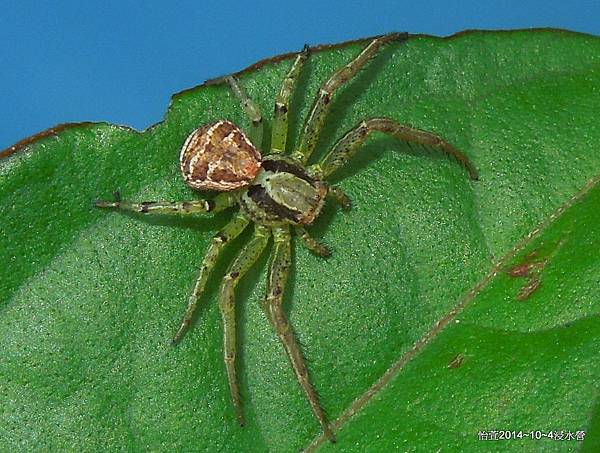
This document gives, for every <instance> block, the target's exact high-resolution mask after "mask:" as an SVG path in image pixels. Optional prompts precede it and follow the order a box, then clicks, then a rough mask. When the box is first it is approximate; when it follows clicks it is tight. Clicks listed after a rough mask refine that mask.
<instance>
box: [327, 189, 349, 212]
mask: <svg viewBox="0 0 600 453" xmlns="http://www.w3.org/2000/svg"><path fill="white" fill-rule="evenodd" d="M327 195H329V196H330V197H331V198H333V199H334V201H335V202H336V203H337V204H339V205H340V206H341V207H342V209H343V210H344V211H349V210H350V208H351V207H352V200H350V197H349V196H348V195H346V192H344V191H343V190H342V189H341V188H339V187H335V186H330V187H329V190H328V191H327Z"/></svg>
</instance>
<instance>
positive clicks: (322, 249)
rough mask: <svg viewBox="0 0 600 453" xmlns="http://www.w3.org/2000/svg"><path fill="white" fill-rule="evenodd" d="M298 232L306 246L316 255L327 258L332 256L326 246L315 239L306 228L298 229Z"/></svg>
mask: <svg viewBox="0 0 600 453" xmlns="http://www.w3.org/2000/svg"><path fill="white" fill-rule="evenodd" d="M296 231H297V232H298V234H299V235H300V237H301V238H302V243H303V244H304V246H305V247H306V248H307V249H308V250H310V251H311V252H313V253H314V254H315V255H318V256H321V257H323V258H327V257H328V256H330V255H331V250H329V248H328V247H327V246H326V245H323V244H321V243H320V242H319V241H317V240H316V239H315V238H313V237H312V236H311V235H310V234H309V233H308V231H306V229H305V228H304V227H300V226H299V227H296Z"/></svg>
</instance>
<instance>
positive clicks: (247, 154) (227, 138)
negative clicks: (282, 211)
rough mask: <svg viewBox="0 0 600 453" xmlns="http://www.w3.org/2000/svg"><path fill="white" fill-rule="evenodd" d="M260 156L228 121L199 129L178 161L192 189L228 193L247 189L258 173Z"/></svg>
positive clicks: (185, 144)
mask: <svg viewBox="0 0 600 453" xmlns="http://www.w3.org/2000/svg"><path fill="white" fill-rule="evenodd" d="M260 159H261V157H260V153H259V152H258V150H257V149H256V147H255V146H254V145H253V144H252V142H251V141H250V140H248V137H246V135H245V134H244V133H243V132H242V131H241V129H240V128H238V127H237V126H236V125H235V124H233V123H232V122H230V121H226V120H221V121H216V122H214V123H211V124H207V125H205V126H202V127H199V128H198V129H196V130H195V131H193V132H192V133H191V134H190V135H189V136H188V138H187V139H186V141H185V143H184V144H183V147H182V148H181V154H180V156H179V161H180V164H181V172H182V173H183V178H184V179H185V181H186V182H187V183H188V184H189V185H190V186H192V187H193V188H194V189H201V190H219V191H229V190H235V189H240V188H242V187H246V186H248V185H250V183H251V182H252V180H253V179H254V178H255V177H256V175H257V173H258V170H259V169H260Z"/></svg>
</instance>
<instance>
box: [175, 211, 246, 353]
mask: <svg viewBox="0 0 600 453" xmlns="http://www.w3.org/2000/svg"><path fill="white" fill-rule="evenodd" d="M248 223H250V221H249V220H248V219H246V217H244V216H242V215H238V216H237V217H235V218H234V219H233V220H232V221H231V222H229V223H228V224H227V225H225V227H224V228H223V229H222V230H221V231H219V232H218V233H217V234H216V235H215V236H214V237H213V239H212V241H211V243H210V245H209V246H208V250H207V252H206V255H204V259H203V260H202V265H201V266H200V272H199V273H198V277H197V278H196V283H195V284H194V289H193V290H192V293H191V294H190V298H189V301H188V306H187V308H186V310H185V313H184V315H183V319H182V321H181V324H180V326H179V329H178V330H177V333H176V334H175V336H174V337H173V344H176V343H178V342H179V341H180V340H181V338H182V337H183V335H184V334H185V332H186V331H187V329H188V328H189V326H190V324H191V322H192V319H193V317H194V312H195V311H196V307H197V306H198V301H199V300H200V296H201V295H202V293H203V292H204V288H205V287H206V281H207V280H208V275H209V274H210V272H211V271H212V269H213V268H214V267H215V263H216V262H217V258H218V256H219V254H220V253H221V250H222V249H223V246H224V245H225V244H226V243H227V242H229V241H230V240H232V239H234V238H236V237H237V236H239V234H240V233H241V232H242V231H244V229H245V228H246V226H247V225H248Z"/></svg>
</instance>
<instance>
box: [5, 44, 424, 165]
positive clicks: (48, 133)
mask: <svg viewBox="0 0 600 453" xmlns="http://www.w3.org/2000/svg"><path fill="white" fill-rule="evenodd" d="M379 36H385V35H377V36H371V37H367V38H359V39H352V40H350V41H344V42H341V43H337V44H319V45H316V46H312V47H310V51H311V52H321V51H323V50H330V49H339V48H340V47H344V46H347V45H349V44H356V43H361V42H365V41H369V40H373V39H374V38H377V37H379ZM414 36H417V35H414ZM395 39H396V40H397V41H406V40H408V39H409V34H408V33H400V38H398V36H397V35H396V37H395ZM296 55H298V52H288V53H284V54H281V55H276V56H274V57H269V58H265V59H263V60H260V61H258V62H256V63H254V64H252V65H250V66H248V67H247V68H245V69H242V70H241V71H238V72H235V73H233V74H231V75H234V76H239V75H241V74H245V73H248V72H252V71H255V70H257V69H260V68H262V67H263V66H266V65H269V64H273V63H279V62H281V61H284V60H289V59H291V58H293V57H295V56H296ZM222 80H223V77H217V78H213V79H209V80H207V81H205V82H204V83H202V84H201V85H197V86H195V87H192V88H186V89H185V90H183V91H179V92H178V93H175V94H174V95H173V96H171V102H170V103H169V106H168V107H167V111H168V110H169V109H170V105H171V104H172V103H173V100H174V99H176V98H178V97H180V96H182V95H184V94H187V93H189V92H191V91H194V90H197V89H199V88H202V87H205V86H210V85H216V84H218V83H220V82H221V81H222ZM163 122H164V119H163V120H161V121H159V122H157V123H155V124H152V125H151V126H148V127H147V128H146V129H144V130H143V131H141V132H145V131H148V130H150V129H153V128H155V127H156V126H158V125H159V124H162V123H163ZM98 125H107V126H115V125H113V124H111V123H108V122H105V121H99V122H95V121H82V122H80V123H75V122H73V123H63V124H58V125H56V126H53V127H51V128H49V129H46V130H45V131H42V132H38V133H37V134H34V135H31V136H29V137H27V138H24V139H23V140H20V141H18V142H17V143H15V144H14V145H12V146H9V147H8V148H6V149H4V150H2V151H0V159H1V158H4V157H8V156H10V155H11V154H14V153H16V152H17V151H21V150H23V149H25V148H26V147H27V146H29V145H32V144H34V143H36V142H38V141H39V140H42V139H44V138H48V137H55V136H57V135H58V134H59V133H61V132H62V131H64V130H66V129H71V128H81V127H91V126H98ZM118 127H122V128H125V129H129V130H131V131H135V132H138V131H136V130H135V129H133V128H131V127H129V126H118Z"/></svg>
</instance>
